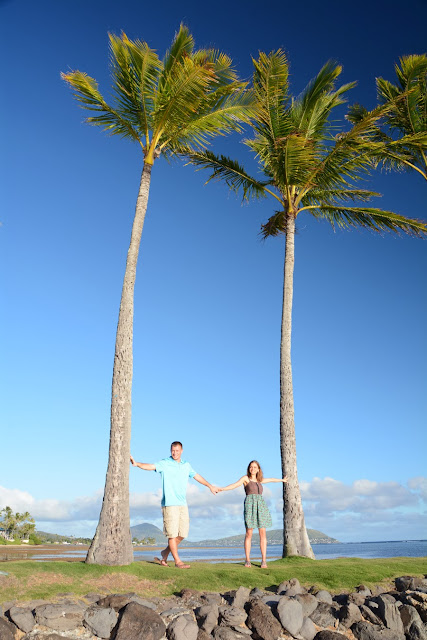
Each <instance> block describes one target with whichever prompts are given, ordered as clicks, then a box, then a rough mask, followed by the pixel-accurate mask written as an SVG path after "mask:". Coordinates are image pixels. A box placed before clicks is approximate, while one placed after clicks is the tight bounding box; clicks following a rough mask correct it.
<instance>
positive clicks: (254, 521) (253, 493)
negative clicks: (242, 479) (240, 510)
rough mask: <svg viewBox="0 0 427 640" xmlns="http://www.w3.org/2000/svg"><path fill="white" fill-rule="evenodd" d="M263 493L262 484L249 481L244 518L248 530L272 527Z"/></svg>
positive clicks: (246, 490)
mask: <svg viewBox="0 0 427 640" xmlns="http://www.w3.org/2000/svg"><path fill="white" fill-rule="evenodd" d="M262 491H263V486H262V484H261V482H253V480H249V482H248V484H247V485H246V487H245V492H246V498H245V504H244V516H245V526H246V528H247V529H263V528H267V527H271V524H272V523H271V514H270V511H269V510H268V507H267V505H266V503H265V500H264V498H263V497H262Z"/></svg>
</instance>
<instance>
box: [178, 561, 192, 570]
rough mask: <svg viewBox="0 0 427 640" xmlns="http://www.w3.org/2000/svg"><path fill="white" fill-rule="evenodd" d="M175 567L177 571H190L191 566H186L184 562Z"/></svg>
mask: <svg viewBox="0 0 427 640" xmlns="http://www.w3.org/2000/svg"><path fill="white" fill-rule="evenodd" d="M175 567H176V568H177V569H190V565H189V564H184V563H183V562H181V563H180V564H176V565H175Z"/></svg>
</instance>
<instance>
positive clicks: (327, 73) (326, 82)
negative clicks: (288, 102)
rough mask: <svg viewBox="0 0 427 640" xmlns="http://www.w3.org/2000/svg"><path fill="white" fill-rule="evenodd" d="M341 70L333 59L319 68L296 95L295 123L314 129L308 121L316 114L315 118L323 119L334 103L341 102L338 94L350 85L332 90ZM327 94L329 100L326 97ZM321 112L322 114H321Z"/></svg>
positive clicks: (301, 127)
mask: <svg viewBox="0 0 427 640" xmlns="http://www.w3.org/2000/svg"><path fill="white" fill-rule="evenodd" d="M341 72H342V67H341V66H340V65H338V64H337V63H336V62H334V61H333V60H329V61H328V62H327V63H326V64H324V65H323V67H322V68H321V69H320V71H319V73H318V74H317V76H316V77H315V78H313V79H312V80H311V81H310V82H309V84H308V85H307V87H306V88H305V89H304V90H303V92H302V93H301V94H300V95H299V96H298V98H297V99H296V101H295V105H294V112H295V120H296V122H295V124H296V125H297V126H298V127H299V128H300V129H304V130H305V131H309V130H310V131H312V130H315V127H313V126H310V125H309V123H310V121H311V120H312V119H313V117H314V114H316V116H315V119H318V120H319V121H325V120H326V119H327V117H328V115H329V111H330V110H331V108H332V106H333V104H334V103H336V105H338V104H341V101H340V100H339V96H340V94H341V93H344V92H345V91H348V90H349V89H350V88H351V87H352V86H354V83H352V84H351V85H344V86H343V87H342V88H341V90H340V91H339V92H337V91H334V87H335V81H336V79H337V78H338V76H339V75H340V74H341ZM327 96H329V100H327V99H326V97H327ZM321 114H323V115H321Z"/></svg>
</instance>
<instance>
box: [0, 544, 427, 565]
mask: <svg viewBox="0 0 427 640" xmlns="http://www.w3.org/2000/svg"><path fill="white" fill-rule="evenodd" d="M312 547H313V551H314V554H315V556H316V559H317V560H324V559H327V558H395V557H405V556H406V557H412V558H419V557H424V556H427V540H399V541H389V542H348V543H337V544H313V545H312ZM155 555H158V552H156V551H153V550H148V549H147V550H137V551H135V553H134V558H135V560H136V561H137V560H152V559H153V557H154V556H155ZM179 555H180V557H181V559H182V560H184V561H186V562H190V561H193V562H194V561H199V562H243V561H244V552H243V547H216V548H215V547H210V548H207V549H206V548H197V547H193V548H191V547H183V548H182V549H180V551H179ZM281 555H282V546H281V545H278V544H272V545H269V546H268V547H267V558H268V559H269V560H277V559H278V558H280V557H281ZM85 556H86V548H84V547H83V548H82V549H78V550H76V549H73V550H71V549H70V551H68V550H67V551H65V552H64V548H63V547H62V548H61V549H58V554H54V557H55V558H57V559H60V558H62V559H66V558H70V557H73V558H80V557H81V558H84V557H85ZM52 557H53V554H52V552H50V553H48V554H43V553H37V548H34V547H33V548H32V549H31V550H30V549H29V553H28V558H31V559H33V560H47V559H49V558H52ZM21 558H22V556H21ZM14 559H18V556H17V557H16V558H15V557H13V552H7V551H6V550H5V552H4V553H3V552H2V550H1V551H0V561H1V560H14ZM251 559H252V560H253V561H254V562H258V561H260V560H261V554H260V550H259V547H257V546H256V545H253V547H252V554H251Z"/></svg>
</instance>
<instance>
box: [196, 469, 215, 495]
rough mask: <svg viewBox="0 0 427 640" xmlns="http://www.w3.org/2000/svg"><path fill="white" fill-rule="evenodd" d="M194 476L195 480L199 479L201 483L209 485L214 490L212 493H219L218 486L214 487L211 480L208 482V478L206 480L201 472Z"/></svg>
mask: <svg viewBox="0 0 427 640" xmlns="http://www.w3.org/2000/svg"><path fill="white" fill-rule="evenodd" d="M193 478H194V479H195V480H197V482H200V484H203V485H204V486H205V487H209V489H210V490H211V491H212V493H213V494H214V495H215V494H216V493H218V488H217V487H214V486H213V485H212V484H210V482H208V481H207V480H205V479H204V478H203V477H202V476H201V475H200V473H196V475H195V476H193Z"/></svg>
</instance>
